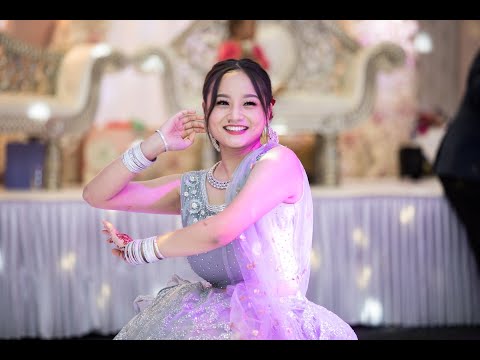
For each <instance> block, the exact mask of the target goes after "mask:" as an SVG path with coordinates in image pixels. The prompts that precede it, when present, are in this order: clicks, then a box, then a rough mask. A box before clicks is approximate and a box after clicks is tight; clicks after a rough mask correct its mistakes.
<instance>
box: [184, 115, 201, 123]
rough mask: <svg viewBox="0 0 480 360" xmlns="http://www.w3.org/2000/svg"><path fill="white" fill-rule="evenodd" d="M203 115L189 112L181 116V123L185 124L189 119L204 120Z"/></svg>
mask: <svg viewBox="0 0 480 360" xmlns="http://www.w3.org/2000/svg"><path fill="white" fill-rule="evenodd" d="M204 120H205V117H204V116H203V115H198V114H190V115H186V116H184V117H183V119H182V121H183V124H186V123H187V122H189V121H204Z"/></svg>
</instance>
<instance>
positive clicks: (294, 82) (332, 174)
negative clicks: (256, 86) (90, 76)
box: [147, 20, 405, 185]
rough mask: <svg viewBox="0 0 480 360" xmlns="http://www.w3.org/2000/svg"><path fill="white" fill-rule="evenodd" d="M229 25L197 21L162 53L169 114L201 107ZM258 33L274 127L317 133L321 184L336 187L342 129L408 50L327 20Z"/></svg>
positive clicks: (278, 24) (263, 26) (368, 107)
mask: <svg viewBox="0 0 480 360" xmlns="http://www.w3.org/2000/svg"><path fill="white" fill-rule="evenodd" d="M226 29H227V24H226V21H225V20H213V21H210V20H208V21H207V20H198V21H194V22H192V24H191V26H189V27H188V28H187V29H186V30H185V31H184V32H182V33H181V34H180V35H179V36H178V37H177V38H175V39H174V40H173V41H172V43H171V45H170V46H168V47H167V48H166V49H163V50H162V51H161V52H159V53H157V55H158V56H159V57H160V58H161V59H162V61H163V65H164V70H166V71H164V72H163V76H164V81H163V84H164V86H165V94H167V96H166V99H165V100H166V103H167V105H168V106H169V109H170V112H171V113H173V112H174V111H175V110H177V109H179V108H194V109H197V111H202V109H201V103H202V100H201V93H202V91H201V86H202V83H203V79H204V77H205V74H206V72H207V71H208V70H209V68H210V67H211V66H212V65H213V63H214V62H215V61H216V54H217V48H218V46H219V44H220V42H221V41H222V40H223V39H224V38H225V37H226V31H227V30H226ZM256 38H257V41H258V42H259V43H260V45H261V46H262V47H263V48H264V50H265V53H266V54H267V57H268V58H269V61H270V69H269V73H270V75H271V78H272V85H273V87H274V89H278V91H277V92H276V95H275V97H276V98H277V103H276V105H275V108H274V114H275V118H274V121H273V123H272V125H273V127H274V128H275V129H276V130H277V132H279V134H280V135H281V134H296V133H305V132H309V133H314V134H316V145H315V147H316V149H315V163H316V164H315V165H316V166H315V168H316V169H315V171H316V176H315V178H316V182H318V183H321V184H328V185H335V184H337V183H338V181H339V178H338V174H339V169H338V166H339V165H338V164H339V161H338V151H337V145H336V139H337V134H338V133H339V132H341V131H342V130H344V129H347V128H349V127H352V126H354V125H356V124H357V123H359V122H360V121H362V120H364V119H367V118H368V115H369V114H370V113H371V111H372V108H373V105H374V101H375V92H376V75H377V73H378V72H379V71H389V70H392V69H394V68H395V67H398V66H401V65H402V64H403V62H404V60H405V53H404V51H403V49H402V48H401V47H400V46H399V45H396V44H394V43H390V42H382V43H379V44H377V45H375V46H369V47H363V46H361V45H360V44H359V43H358V42H356V41H355V40H354V39H352V38H351V37H349V36H348V35H347V34H346V33H345V32H344V31H343V30H342V29H341V28H340V27H339V26H338V25H337V23H336V22H335V21H330V20H258V22H257V32H256ZM151 51H153V50H151ZM147 52H148V51H147ZM152 53H153V52H152ZM205 148H206V149H208V147H205ZM204 158H205V159H207V160H208V159H211V156H210V155H208V154H204Z"/></svg>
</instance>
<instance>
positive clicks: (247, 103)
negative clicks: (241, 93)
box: [244, 101, 257, 106]
mask: <svg viewBox="0 0 480 360" xmlns="http://www.w3.org/2000/svg"><path fill="white" fill-rule="evenodd" d="M244 105H247V106H257V103H256V102H255V101H247V102H246V103H245V104H244Z"/></svg>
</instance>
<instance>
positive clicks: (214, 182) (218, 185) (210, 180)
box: [207, 161, 230, 190]
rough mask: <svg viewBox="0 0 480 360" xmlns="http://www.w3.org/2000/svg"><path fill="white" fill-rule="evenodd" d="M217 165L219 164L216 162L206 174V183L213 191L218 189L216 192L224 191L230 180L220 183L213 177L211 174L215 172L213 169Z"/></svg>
mask: <svg viewBox="0 0 480 360" xmlns="http://www.w3.org/2000/svg"><path fill="white" fill-rule="evenodd" d="M218 164H220V161H219V162H217V163H216V164H215V165H213V166H212V167H211V168H210V170H208V172H207V180H208V183H209V184H210V185H212V186H213V187H214V188H215V189H218V190H225V189H226V188H227V186H228V184H230V180H227V181H220V180H217V179H216V178H215V177H214V176H213V172H214V171H215V169H216V168H217V166H218Z"/></svg>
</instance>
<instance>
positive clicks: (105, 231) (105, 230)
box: [102, 229, 110, 235]
mask: <svg viewBox="0 0 480 360" xmlns="http://www.w3.org/2000/svg"><path fill="white" fill-rule="evenodd" d="M102 233H104V234H108V235H110V231H108V230H107V229H102Z"/></svg>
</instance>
